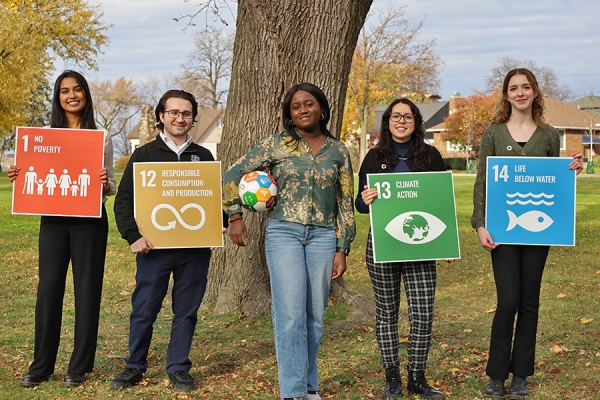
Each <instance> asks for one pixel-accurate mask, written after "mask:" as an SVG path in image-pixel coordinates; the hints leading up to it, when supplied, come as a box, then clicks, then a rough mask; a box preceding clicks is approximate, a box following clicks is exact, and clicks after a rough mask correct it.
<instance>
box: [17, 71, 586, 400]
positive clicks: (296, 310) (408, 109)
mask: <svg viewBox="0 0 600 400" xmlns="http://www.w3.org/2000/svg"><path fill="white" fill-rule="evenodd" d="M543 112H544V105H543V95H542V92H541V90H540V88H539V85H538V83H537V81H536V79H535V77H534V76H533V74H532V73H531V72H530V71H528V70H526V69H515V70H513V71H511V72H509V74H508V75H507V76H506V78H505V80H504V84H503V87H502V96H501V98H500V99H499V101H498V104H497V108H496V113H495V116H494V119H493V124H492V125H490V127H489V128H487V129H486V131H485V133H484V135H483V138H482V141H481V151H480V160H479V169H478V173H477V178H476V182H475V187H474V195H473V202H474V211H473V216H472V218H471V223H472V226H473V228H474V229H475V230H476V231H477V234H478V237H479V240H480V242H481V245H482V246H483V247H484V248H485V249H486V250H489V251H490V252H491V255H492V265H493V270H494V277H495V281H496V288H497V297H498V304H497V310H496V314H495V316H494V321H493V325H492V334H491V341H490V356H489V360H488V365H487V369H486V372H487V374H488V376H489V377H490V381H489V385H488V387H487V389H486V390H485V396H486V397H489V398H505V396H506V398H511V399H516V398H523V397H525V396H527V377H528V376H531V375H532V374H533V368H534V354H535V341H536V329H537V318H538V308H539V292H540V285H541V277H542V272H543V269H544V264H545V261H546V256H547V254H548V250H549V247H548V246H525V245H501V246H500V245H498V244H496V243H494V241H493V238H492V237H491V236H490V234H489V233H488V232H487V230H486V229H485V226H484V221H485V185H486V182H485V170H486V159H487V157H488V156H494V155H503V156H523V155H526V156H539V157H556V156H559V150H560V146H559V135H558V131H557V130H556V129H554V128H552V127H550V126H548V125H547V124H546V123H545V122H544V118H543ZM197 113H198V105H197V103H196V101H195V99H194V97H193V96H192V95H191V94H190V93H187V92H185V91H181V90H171V91H168V92H167V93H165V94H164V95H163V97H162V98H161V100H160V101H159V104H158V105H157V107H156V110H155V116H156V121H157V127H158V129H159V130H161V132H160V133H159V135H158V136H157V137H156V140H155V141H153V142H150V143H149V144H146V145H144V146H142V147H141V148H139V149H137V150H136V151H135V152H134V154H133V155H132V157H131V160H130V162H129V164H128V165H127V167H126V169H125V171H124V175H123V178H122V180H121V183H120V186H119V191H118V194H117V197H116V200H115V207H114V209H115V217H116V221H117V227H118V229H119V231H120V233H121V235H122V236H123V238H124V239H126V240H127V241H128V243H129V244H130V248H131V251H132V252H134V253H136V254H137V256H136V257H137V266H138V268H137V272H136V288H135V291H134V293H133V295H132V306H133V311H132V313H131V317H130V338H129V356H128V357H127V358H126V359H125V363H126V367H125V369H124V370H123V372H121V373H120V374H119V375H117V376H116V377H115V379H113V381H112V382H111V388H113V389H121V388H126V387H130V386H133V385H135V384H137V383H139V382H140V381H141V380H142V379H143V377H144V372H145V371H146V369H147V367H148V362H147V355H148V349H149V345H150V340H151V337H152V324H153V323H154V321H155V319H156V316H157V314H158V312H159V311H160V308H161V305H162V301H163V299H164V297H165V294H166V292H167V287H168V282H169V278H170V276H171V274H173V279H174V286H173V291H172V296H173V312H174V319H173V324H172V329H171V338H170V341H169V345H168V349H167V359H166V371H167V374H168V376H169V379H170V381H171V383H172V384H173V386H174V387H175V389H176V390H182V391H187V390H192V389H193V388H194V387H195V385H194V382H193V379H192V377H191V376H190V375H189V370H190V368H191V365H192V363H191V361H190V360H189V357H188V356H189V351H190V347H191V343H192V336H193V332H194V329H195V326H196V322H197V311H198V307H199V306H200V302H201V301H202V297H203V295H204V289H205V287H206V281H207V273H208V264H209V261H210V254H211V252H210V249H160V250H156V249H154V247H153V245H152V243H151V242H150V241H149V240H148V239H147V238H144V237H143V236H142V235H141V234H140V232H139V229H138V227H137V224H136V222H135V218H134V214H133V176H132V174H133V172H132V170H133V163H135V162H141V161H185V162H194V161H212V160H213V157H212V155H211V154H210V152H209V151H208V150H206V149H204V148H203V147H201V146H198V145H196V144H194V143H193V140H192V138H191V137H190V136H189V134H188V132H189V130H190V129H191V127H192V125H193V122H194V121H195V118H196V116H197ZM330 117H331V114H330V107H329V103H328V100H327V98H326V96H325V94H324V93H323V91H322V90H321V89H320V88H318V87H317V86H315V85H313V84H310V83H301V84H297V85H294V86H293V87H292V88H291V89H289V91H288V92H287V94H286V95H285V98H284V100H283V108H282V120H283V127H284V131H283V132H281V133H278V134H274V135H272V136H270V137H268V138H267V139H265V140H263V141H262V142H260V143H259V144H257V145H256V147H254V148H253V149H252V150H251V151H250V152H248V153H247V154H246V155H244V156H243V157H241V158H240V159H239V160H237V161H236V162H235V163H234V165H232V166H231V167H230V168H229V170H228V171H227V172H226V173H225V176H224V179H223V188H224V194H223V210H224V213H225V214H226V215H225V221H226V223H225V225H226V226H227V228H228V231H229V236H230V238H231V240H232V241H233V242H234V243H235V244H237V245H239V246H244V245H245V244H246V243H247V240H248V237H247V232H246V226H245V223H244V219H243V213H242V207H241V205H240V200H239V197H238V191H237V184H238V182H239V180H240V178H241V176H243V175H244V174H245V173H247V172H250V171H255V170H268V171H269V172H270V173H271V175H272V176H273V178H274V179H275V180H276V181H277V184H278V187H279V193H278V201H277V204H276V205H275V207H274V209H273V210H272V211H271V212H270V214H269V216H268V220H267V225H266V236H265V238H266V239H265V253H266V258H267V266H268V270H269V275H270V285H271V295H272V320H273V328H274V337H275V351H276V358H277V365H278V376H279V387H280V396H281V398H282V399H292V400H294V399H295V400H298V399H303V400H317V399H320V398H321V397H320V395H319V393H318V390H319V382H318V370H317V355H318V351H319V345H320V342H321V338H322V335H323V317H324V311H325V308H326V306H327V301H328V297H329V291H330V285H331V281H332V279H336V278H338V277H341V276H342V275H343V274H344V272H345V270H346V256H347V255H348V253H349V251H350V243H351V242H352V241H353V239H354V237H355V233H356V229H355V223H354V207H356V210H357V211H358V212H361V213H368V212H369V207H370V204H371V203H372V202H373V201H377V191H376V190H375V189H373V188H368V186H367V175H368V174H374V173H383V172H385V173H389V172H399V173H402V172H427V171H443V170H445V169H446V167H445V163H444V161H443V159H442V157H441V155H440V153H439V152H438V151H437V149H436V148H435V147H433V146H430V145H428V144H427V143H426V142H425V126H424V121H423V117H422V115H421V113H420V111H419V109H418V108H417V106H416V105H415V104H414V103H412V102H411V101H410V100H408V99H397V100H394V101H393V102H392V103H391V104H390V105H389V106H388V108H387V109H386V111H385V112H384V114H383V117H382V122H381V130H380V132H381V133H380V138H379V142H378V143H377V145H376V147H374V148H373V149H371V150H370V151H369V152H368V153H367V155H366V157H365V159H364V161H363V163H362V165H361V167H360V171H359V174H358V176H359V185H358V187H359V190H358V194H357V196H356V198H354V176H353V171H352V166H351V161H350V155H349V152H348V149H347V148H346V147H345V146H344V145H343V144H342V143H341V142H340V141H338V140H337V139H336V138H335V137H334V136H333V135H332V134H331V133H330V132H329V130H328V129H327V124H328V122H329V120H330ZM50 126H51V127H56V128H82V129H85V128H87V129H95V128H96V127H95V124H94V119H93V107H92V99H91V95H90V92H89V88H88V85H87V83H86V81H85V79H84V78H83V76H81V75H80V74H79V73H77V72H74V71H65V72H64V73H63V74H62V75H61V76H59V78H58V79H57V81H56V84H55V88H54V97H53V103H52V119H51V125H50ZM507 144H509V146H507ZM105 149H106V150H105V152H106V154H105V162H106V164H107V165H106V168H103V169H102V170H101V171H100V172H99V181H98V182H99V183H101V184H102V185H103V187H104V194H105V195H111V194H114V193H115V180H114V177H113V173H112V168H111V160H112V147H111V143H110V137H109V136H107V139H106V146H105ZM507 149H518V150H519V151H518V152H517V151H508V153H507ZM509 153H510V154H509ZM572 156H573V161H572V162H571V164H570V166H569V167H570V168H571V169H575V170H577V172H578V173H579V172H580V171H581V169H582V162H581V157H582V156H581V154H579V153H574V154H573V155H572ZM18 173H19V168H18V167H16V166H11V168H10V169H9V173H8V175H9V178H10V179H11V181H14V180H15V179H16V177H17V175H18ZM107 232H108V224H107V220H106V211H105V210H104V208H103V212H102V218H100V219H94V218H71V217H48V216H43V217H42V219H41V225H40V236H39V243H40V245H39V278H40V279H39V286H38V299H37V304H36V316H35V349H34V361H33V363H32V364H31V366H30V369H29V372H28V374H27V375H26V376H25V377H24V378H23V379H22V380H21V386H23V387H33V386H37V385H39V384H41V383H42V382H44V381H46V380H48V379H49V378H50V376H51V375H52V374H53V372H54V364H55V362H56V354H57V350H58V345H59V339H60V320H61V312H62V310H61V307H62V298H63V296H64V287H65V279H66V272H67V269H68V264H69V260H71V262H72V268H73V276H74V286H75V307H76V322H75V346H74V350H73V353H72V356H71V362H70V364H69V368H68V370H67V375H66V377H65V379H64V383H65V384H66V385H69V386H77V385H81V384H82V383H83V382H84V381H85V380H86V378H87V374H88V373H89V372H91V371H92V370H93V364H94V356H95V349H96V341H97V333H98V319H99V310H100V296H101V288H102V276H103V270H104V258H105V251H106V240H107ZM224 232H225V230H224ZM365 256H366V264H367V265H366V266H367V269H368V272H369V275H370V278H371V281H372V284H373V290H374V294H375V304H376V338H377V343H378V345H379V348H380V352H381V359H382V363H383V367H384V369H385V381H386V384H385V388H384V392H383V398H384V399H393V398H399V397H401V396H402V382H401V376H400V368H399V367H400V361H399V358H398V318H399V317H398V314H399V313H398V311H399V305H400V285H401V282H402V281H404V287H405V291H406V296H407V300H408V316H409V322H410V333H409V338H408V344H407V353H408V364H407V371H408V375H407V377H408V383H407V390H408V391H409V392H411V393H413V394H417V395H420V396H422V397H424V398H427V399H444V398H445V396H444V394H443V393H442V392H441V391H439V390H436V389H434V388H433V387H431V386H430V385H429V383H428V381H427V379H426V377H425V370H426V364H427V357H428V353H429V349H430V346H431V338H432V324H433V317H434V298H435V290H436V262H435V261H417V262H391V263H377V262H375V261H374V257H373V243H372V236H371V233H370V232H369V235H368V240H367V247H366V254H365ZM447 261H451V260H447ZM57 289H58V290H57ZM515 316H517V324H516V329H515V328H513V325H514V320H515ZM513 332H514V339H513ZM511 373H512V375H513V378H512V382H511V385H510V387H509V389H508V393H505V392H506V390H505V388H504V381H505V380H506V379H507V378H508V377H509V374H511Z"/></svg>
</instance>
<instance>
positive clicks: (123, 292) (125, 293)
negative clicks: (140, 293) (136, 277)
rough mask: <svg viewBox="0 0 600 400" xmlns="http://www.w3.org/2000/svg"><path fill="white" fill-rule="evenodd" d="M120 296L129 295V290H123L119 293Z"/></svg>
mask: <svg viewBox="0 0 600 400" xmlns="http://www.w3.org/2000/svg"><path fill="white" fill-rule="evenodd" d="M119 294H120V295H121V296H129V292H128V291H127V290H123V291H122V292H121V293H119Z"/></svg>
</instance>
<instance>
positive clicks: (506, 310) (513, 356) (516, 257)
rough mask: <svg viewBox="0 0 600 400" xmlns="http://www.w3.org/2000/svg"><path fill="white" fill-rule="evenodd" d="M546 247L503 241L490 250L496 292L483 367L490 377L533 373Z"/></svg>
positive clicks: (496, 377)
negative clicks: (485, 360)
mask: <svg viewBox="0 0 600 400" xmlns="http://www.w3.org/2000/svg"><path fill="white" fill-rule="evenodd" d="M549 250H550V247H548V246H516V245H506V244H503V245H501V246H499V247H497V248H496V249H494V250H492V265H493V267H494V279H495V281H496V293H497V296H498V305H497V307H496V314H495V316H494V322H493V323H492V335H491V339H490V358H489V360H488V364H487V368H486V373H487V374H488V376H489V377H490V378H492V379H499V380H505V379H507V378H508V374H509V372H511V373H512V374H513V375H515V376H523V377H526V376H530V375H533V368H534V362H535V344H536V333H537V324H538V309H539V306H540V287H541V284H542V274H543V273H544V265H545V264H546V258H547V256H548V251H549ZM515 314H516V315H517V325H516V327H515V328H514V341H513V327H514V321H515ZM511 347H512V350H511Z"/></svg>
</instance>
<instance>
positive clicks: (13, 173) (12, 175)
mask: <svg viewBox="0 0 600 400" xmlns="http://www.w3.org/2000/svg"><path fill="white" fill-rule="evenodd" d="M20 170H21V168H19V167H17V166H16V165H11V166H10V167H8V179H9V180H10V181H11V182H14V181H15V179H17V176H18V175H19V171H20Z"/></svg>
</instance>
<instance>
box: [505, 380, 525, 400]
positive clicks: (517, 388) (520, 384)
mask: <svg viewBox="0 0 600 400" xmlns="http://www.w3.org/2000/svg"><path fill="white" fill-rule="evenodd" d="M526 397H527V378H525V377H522V376H513V378H512V382H511V383H510V388H509V389H508V394H507V395H506V398H507V399H512V400H518V399H524V398H526Z"/></svg>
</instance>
